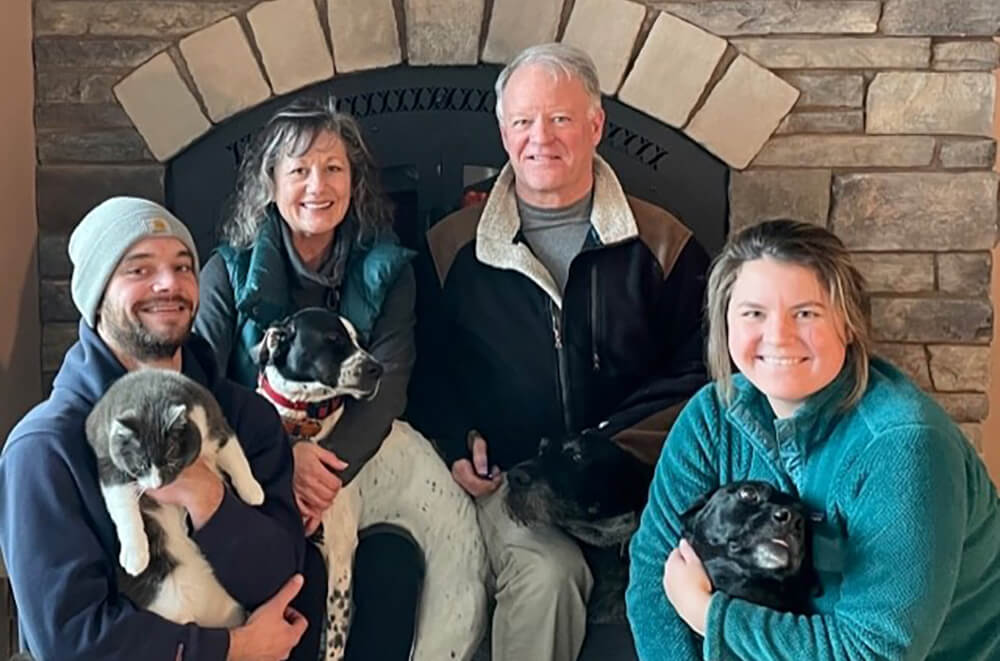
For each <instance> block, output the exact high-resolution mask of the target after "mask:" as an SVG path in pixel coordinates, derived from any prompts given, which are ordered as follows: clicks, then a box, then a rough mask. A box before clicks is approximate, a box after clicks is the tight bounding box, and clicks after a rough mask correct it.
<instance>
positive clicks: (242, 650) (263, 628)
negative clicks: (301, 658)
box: [226, 574, 309, 661]
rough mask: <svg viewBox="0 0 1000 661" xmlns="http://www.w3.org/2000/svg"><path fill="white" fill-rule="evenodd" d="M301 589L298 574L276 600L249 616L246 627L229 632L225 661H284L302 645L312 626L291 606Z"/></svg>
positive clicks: (280, 591) (278, 594) (271, 599)
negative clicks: (294, 649) (303, 635)
mask: <svg viewBox="0 0 1000 661" xmlns="http://www.w3.org/2000/svg"><path fill="white" fill-rule="evenodd" d="M300 589H302V575H301V574H296V575H295V576H292V577H291V578H290V579H288V582H287V583H285V585H284V586H283V587H282V588H281V589H280V590H278V592H277V593H275V595H274V596H273V597H271V598H270V599H269V600H268V601H266V602H265V603H263V604H262V605H261V606H260V607H259V608H257V610H255V611H254V612H253V613H251V614H250V617H249V619H247V622H246V624H244V625H243V626H241V627H237V628H235V629H230V630H229V654H227V655H226V661H284V659H287V658H288V655H289V654H291V652H292V649H293V648H294V647H295V646H296V645H298V644H299V639H300V638H302V634H303V633H305V630H306V627H307V626H308V625H309V623H308V622H307V621H306V618H305V617H303V616H302V614H301V613H299V612H298V611H297V610H295V609H294V608H292V607H291V606H289V604H290V603H291V601H292V599H294V598H295V595H297V594H298V593H299V590H300Z"/></svg>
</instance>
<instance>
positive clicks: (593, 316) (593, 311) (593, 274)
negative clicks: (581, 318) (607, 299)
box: [590, 263, 601, 372]
mask: <svg viewBox="0 0 1000 661" xmlns="http://www.w3.org/2000/svg"><path fill="white" fill-rule="evenodd" d="M597 304H598V300H597V264H596V263H594V264H592V265H591V267H590V358H591V362H592V366H593V368H594V371H595V372H600V371H601V357H600V356H599V355H598V353H597Z"/></svg>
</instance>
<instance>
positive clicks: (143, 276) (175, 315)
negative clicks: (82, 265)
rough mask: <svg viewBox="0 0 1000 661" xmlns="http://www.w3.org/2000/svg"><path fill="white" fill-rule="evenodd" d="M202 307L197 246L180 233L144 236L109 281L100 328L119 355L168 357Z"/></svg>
mask: <svg viewBox="0 0 1000 661" xmlns="http://www.w3.org/2000/svg"><path fill="white" fill-rule="evenodd" d="M197 307H198V280H197V277H196V276H195V274H194V256H193V255H192V254H191V251H189V250H188V249H187V247H186V246H185V245H184V244H183V243H182V242H181V241H179V240H177V239H175V238H170V237H160V238H150V239H143V240H141V241H137V242H136V243H135V244H133V245H132V247H131V248H130V249H129V250H128V252H126V253H125V256H124V257H123V258H122V260H121V262H119V263H118V266H117V267H116V268H115V271H114V273H112V275H111V279H110V280H109V281H108V286H107V288H106V289H105V290H104V298H103V299H102V300H101V307H100V310H99V312H98V319H97V332H98V334H100V336H101V337H102V338H103V339H104V340H105V342H106V343H107V344H108V345H109V346H110V347H111V348H112V350H113V351H114V352H115V353H116V355H118V356H119V357H129V358H131V359H135V360H138V361H139V362H145V361H147V360H160V359H166V358H170V357H172V356H174V354H175V353H176V352H177V349H178V347H180V345H181V344H182V343H183V342H184V340H185V339H187V336H188V334H189V333H190V331H191V324H192V323H193V322H194V314H195V310H196V309H197Z"/></svg>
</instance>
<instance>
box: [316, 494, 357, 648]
mask: <svg viewBox="0 0 1000 661" xmlns="http://www.w3.org/2000/svg"><path fill="white" fill-rule="evenodd" d="M359 511H360V503H359V501H358V495H357V490H356V488H354V486H353V484H352V485H348V486H347V487H345V488H344V489H342V490H341V491H340V493H338V494H337V497H336V498H335V499H334V501H333V505H331V506H330V509H328V510H327V511H326V512H325V513H324V515H323V529H324V539H323V542H324V556H325V557H326V560H327V572H328V576H329V577H330V583H329V586H328V587H327V609H326V612H327V624H328V628H327V636H326V661H341V660H342V659H343V658H344V650H345V648H346V647H347V635H348V633H349V632H350V627H351V614H352V613H351V611H352V610H353V609H352V603H351V579H352V569H353V566H354V551H355V549H356V548H357V546H358V521H359Z"/></svg>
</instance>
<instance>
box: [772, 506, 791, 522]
mask: <svg viewBox="0 0 1000 661" xmlns="http://www.w3.org/2000/svg"><path fill="white" fill-rule="evenodd" d="M771 516H773V517H774V520H775V521H777V522H778V523H788V522H789V521H790V520H791V518H792V512H791V510H789V509H788V508H787V507H779V508H778V509H776V510H774V513H773V514H772V515H771Z"/></svg>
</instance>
